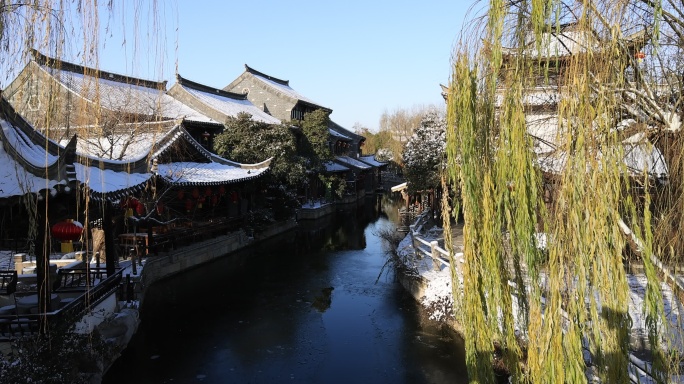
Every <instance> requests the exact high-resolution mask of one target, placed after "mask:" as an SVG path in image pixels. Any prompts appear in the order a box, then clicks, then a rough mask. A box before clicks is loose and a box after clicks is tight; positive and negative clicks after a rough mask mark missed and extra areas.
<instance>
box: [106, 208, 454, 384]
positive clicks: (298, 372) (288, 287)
mask: <svg viewBox="0 0 684 384" xmlns="http://www.w3.org/2000/svg"><path fill="white" fill-rule="evenodd" d="M380 206H381V204H380V203H379V202H377V201H375V200H370V202H369V201H367V202H366V204H364V205H363V206H362V207H360V208H357V207H356V206H353V207H350V208H349V209H346V210H341V211H340V212H337V214H336V215H334V216H332V217H329V218H326V219H325V220H317V221H315V222H303V223H302V225H301V227H300V229H299V230H298V231H297V232H294V233H290V234H287V235H286V236H283V237H281V238H278V239H276V240H274V241H272V242H269V243H268V244H263V245H262V246H259V247H255V248H253V249H250V250H249V251H248V252H242V253H240V254H237V255H231V256H230V257H226V258H224V259H221V260H220V261H217V262H215V263H212V264H211V265H207V266H204V267H200V268H197V269H195V270H193V271H191V272H189V273H186V274H183V275H182V276H179V277H177V278H173V279H169V280H167V281H164V282H163V283H160V284H157V285H155V286H153V287H150V290H149V293H148V297H147V299H146V304H145V305H146V307H145V308H144V312H143V314H142V315H143V323H142V324H141V329H140V331H139V333H138V334H137V335H136V337H135V338H134V342H133V343H132V344H131V346H130V347H129V348H128V349H127V350H126V351H125V353H124V356H122V358H121V359H119V361H118V362H117V364H116V365H115V366H114V367H112V369H111V371H110V373H109V374H108V376H107V377H106V378H105V381H104V382H105V383H123V382H126V383H164V382H174V383H178V382H180V383H188V382H203V383H233V382H234V383H243V382H251V383H277V382H296V383H302V382H303V383H337V382H339V383H348V382H381V383H383V382H393V383H447V382H449V383H465V382H467V380H466V374H465V367H464V358H463V346H462V343H460V341H459V340H458V339H457V338H456V337H455V335H453V334H452V333H451V332H449V331H448V330H444V329H442V328H440V327H438V326H436V325H435V324H434V323H431V322H430V321H429V320H427V319H424V318H423V315H422V313H421V312H420V310H419V308H418V305H417V303H416V302H415V300H413V298H412V297H410V296H409V295H408V294H407V293H406V292H405V291H404V290H403V289H402V288H401V287H400V286H399V285H398V283H397V282H396V281H395V279H394V276H393V274H392V271H391V270H388V271H387V272H386V273H383V274H381V275H380V278H379V279H378V275H379V273H380V271H381V270H382V267H383V265H384V264H385V261H386V256H385V254H384V250H383V244H382V241H381V239H379V238H378V237H377V236H376V234H377V233H378V231H379V230H380V229H382V228H385V227H387V226H391V225H392V222H391V221H390V220H388V219H387V217H386V216H385V215H384V214H383V212H382V211H381V210H380V209H379V207H380ZM136 372H137V373H136Z"/></svg>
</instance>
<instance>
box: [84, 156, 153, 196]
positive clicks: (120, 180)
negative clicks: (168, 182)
mask: <svg viewBox="0 0 684 384" xmlns="http://www.w3.org/2000/svg"><path fill="white" fill-rule="evenodd" d="M74 166H75V168H76V178H77V179H78V181H79V182H80V183H82V184H87V185H88V188H89V189H90V190H91V191H92V192H94V193H96V194H126V193H129V191H130V190H131V189H142V188H143V186H144V185H145V183H147V181H148V180H149V179H150V178H151V177H152V176H153V175H152V174H151V173H147V172H146V173H132V172H123V171H114V170H111V169H100V167H98V166H93V165H91V166H87V165H83V164H81V163H74Z"/></svg>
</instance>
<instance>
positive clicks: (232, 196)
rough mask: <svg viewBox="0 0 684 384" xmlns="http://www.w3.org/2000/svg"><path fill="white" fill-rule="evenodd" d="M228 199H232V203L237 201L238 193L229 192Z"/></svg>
mask: <svg viewBox="0 0 684 384" xmlns="http://www.w3.org/2000/svg"><path fill="white" fill-rule="evenodd" d="M230 201H232V202H233V203H237V202H238V193H237V192H235V191H233V192H231V193H230Z"/></svg>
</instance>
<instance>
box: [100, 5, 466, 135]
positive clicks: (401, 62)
mask: <svg viewBox="0 0 684 384" xmlns="http://www.w3.org/2000/svg"><path fill="white" fill-rule="evenodd" d="M160 2H162V3H163V4H161V6H160V8H161V14H162V19H163V20H162V21H163V24H165V25H164V26H162V27H163V28H166V30H167V32H166V41H165V42H163V44H162V48H161V50H162V51H164V52H165V53H164V55H165V59H164V60H163V62H162V64H158V62H157V63H156V64H149V60H150V59H147V60H148V64H147V65H148V67H153V68H152V70H145V69H144V68H143V66H142V65H139V66H136V67H135V68H133V69H131V68H132V67H131V64H130V61H131V59H132V56H144V55H155V53H154V49H155V48H154V47H152V48H149V47H147V48H145V47H144V45H145V43H144V42H143V43H138V44H139V48H138V50H137V51H136V52H137V53H135V55H133V54H132V53H130V52H131V49H132V48H131V47H132V45H133V44H132V43H131V40H132V38H131V37H129V38H128V41H127V47H128V48H126V49H127V50H128V53H127V54H122V48H121V43H120V42H117V41H116V37H114V38H108V39H109V41H108V42H107V44H106V45H105V49H103V51H102V53H101V55H100V68H101V69H103V70H110V71H115V72H123V73H125V74H131V75H136V76H141V77H146V78H151V79H161V78H163V79H166V80H168V81H169V86H171V85H172V84H173V82H174V74H175V71H176V69H175V65H176V63H177V65H178V71H179V73H180V74H181V76H183V77H184V78H187V79H189V80H193V81H197V82H200V83H203V84H206V85H210V86H214V87H217V88H222V87H224V86H226V85H227V84H229V83H230V82H231V81H232V80H233V79H235V78H236V77H237V76H239V75H240V74H241V73H242V72H243V71H244V64H248V65H249V66H250V67H252V68H255V69H257V70H259V71H261V72H265V73H267V74H269V75H272V76H275V77H278V78H281V79H285V80H289V81H290V86H291V87H292V88H294V89H295V90H296V91H298V92H299V93H300V94H302V95H305V96H306V97H307V98H309V99H311V100H313V101H315V102H317V103H318V104H321V105H323V106H326V107H329V108H332V109H333V113H332V115H331V118H332V119H333V120H334V121H336V122H337V123H339V124H341V125H342V126H344V127H346V128H348V129H352V127H353V125H354V124H355V123H360V124H362V125H364V126H366V127H368V128H370V129H372V130H375V129H377V128H378V123H379V119H380V116H381V115H382V113H383V111H385V110H388V111H390V112H391V111H393V110H396V109H397V108H411V107H413V106H415V105H428V104H435V105H443V103H444V102H443V99H442V96H441V94H440V86H439V85H440V84H448V81H449V76H450V71H451V68H450V65H451V54H452V50H453V47H454V44H455V43H456V41H457V39H458V34H459V32H460V30H461V26H462V23H463V21H464V17H465V15H466V13H467V11H468V8H469V7H470V5H471V4H472V1H469V0H463V1H460V0H456V1H438V0H423V1H421V2H417V1H401V0H399V1H397V0H395V1H388V0H382V1H374V0H366V1H357V0H347V1H334V2H333V1H331V2H327V1H309V0H291V1H269V0H267V1H260V2H251V1H234V0H217V1H189V0H178V1H177V3H174V4H173V5H171V3H164V2H163V1H161V0H160ZM115 6H116V5H115ZM119 12H126V13H127V14H128V17H133V16H132V15H131V14H132V12H131V11H130V10H126V11H121V10H119ZM146 17H147V16H146V14H145V12H143V11H139V12H138V19H139V20H144V19H145V18H146ZM126 28H127V31H128V33H131V32H132V31H131V28H130V27H128V26H127V27H126ZM158 28H159V27H158ZM174 28H177V31H176V30H174ZM114 29H116V28H114ZM149 29H152V28H148V30H149ZM141 30H142V33H140V30H139V33H138V36H139V37H138V39H139V40H145V36H146V33H147V32H146V31H145V28H144V27H143V28H141ZM176 44H177V47H176ZM156 49H157V50H159V48H156ZM141 52H143V54H141ZM150 52H151V53H150ZM160 74H161V75H160Z"/></svg>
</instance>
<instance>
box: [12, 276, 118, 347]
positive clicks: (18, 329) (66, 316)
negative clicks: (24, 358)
mask: <svg viewBox="0 0 684 384" xmlns="http://www.w3.org/2000/svg"><path fill="white" fill-rule="evenodd" d="M60 271H61V272H60V275H61V276H62V277H61V279H62V280H60V281H61V284H64V286H63V287H61V288H60V289H57V290H56V291H55V293H56V294H58V295H59V294H60V292H61V293H65V292H66V293H70V294H72V295H73V292H75V291H80V292H82V294H80V295H79V296H77V297H75V298H74V299H73V300H72V301H70V302H67V303H66V304H65V305H64V306H62V307H61V308H59V309H57V310H54V311H51V312H47V313H38V314H32V313H28V314H27V313H19V312H18V308H16V307H15V308H14V313H13V314H10V315H0V341H2V340H9V339H12V338H15V337H18V336H24V335H30V334H36V333H39V332H48V331H57V332H64V331H66V330H68V329H69V328H70V327H72V326H73V325H74V324H75V323H76V322H77V321H79V320H80V319H82V318H83V316H84V315H85V314H87V313H88V311H89V310H90V309H91V308H93V307H95V306H97V305H98V304H100V303H101V302H102V301H104V300H105V299H106V298H108V297H110V296H111V295H113V294H116V292H117V291H122V290H124V289H126V287H123V286H122V284H121V281H122V272H123V270H118V271H116V272H115V273H114V274H112V275H111V276H107V275H106V271H104V270H95V271H85V270H82V269H72V270H68V269H67V270H64V271H62V270H60ZM65 276H66V277H65ZM98 279H101V280H100V281H98ZM95 282H97V284H95ZM128 288H129V289H130V287H128ZM15 302H16V301H15Z"/></svg>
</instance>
